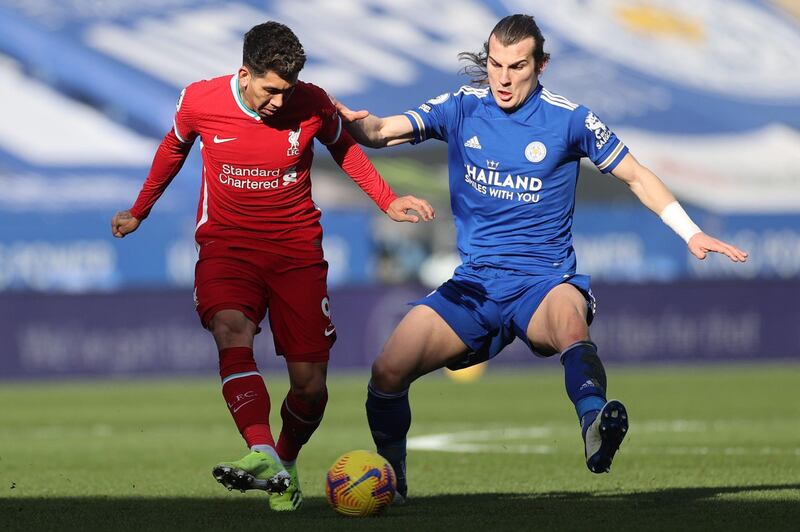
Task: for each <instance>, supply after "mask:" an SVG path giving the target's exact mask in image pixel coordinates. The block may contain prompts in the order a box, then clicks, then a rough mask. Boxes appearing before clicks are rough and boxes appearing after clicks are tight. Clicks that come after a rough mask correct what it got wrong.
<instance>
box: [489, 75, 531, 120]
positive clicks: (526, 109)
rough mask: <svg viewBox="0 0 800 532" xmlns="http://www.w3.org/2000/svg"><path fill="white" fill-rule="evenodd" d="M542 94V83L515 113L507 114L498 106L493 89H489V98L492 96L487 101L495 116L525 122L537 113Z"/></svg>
mask: <svg viewBox="0 0 800 532" xmlns="http://www.w3.org/2000/svg"><path fill="white" fill-rule="evenodd" d="M541 93H542V82H541V81H540V82H539V83H537V84H536V88H535V89H533V92H531V93H530V94H529V95H528V97H527V98H526V99H525V101H524V102H522V105H520V106H519V107H518V108H517V110H516V111H514V112H513V113H506V112H505V111H503V110H502V109H501V108H500V106H498V105H497V102H496V101H495V99H494V94H492V89H491V88H490V89H489V96H491V98H486V100H485V101H486V105H488V106H489V108H490V109H492V112H493V113H494V114H495V115H497V116H501V117H504V118H513V119H516V120H521V121H523V122H524V121H525V120H527V119H528V118H530V117H531V115H532V114H533V113H534V112H535V111H536V109H537V107H538V103H539V95H540V94H541Z"/></svg>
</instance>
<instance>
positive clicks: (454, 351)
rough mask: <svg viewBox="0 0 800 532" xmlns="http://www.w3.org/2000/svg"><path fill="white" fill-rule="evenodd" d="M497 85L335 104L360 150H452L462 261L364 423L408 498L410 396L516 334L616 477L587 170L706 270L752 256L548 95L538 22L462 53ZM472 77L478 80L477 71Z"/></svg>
mask: <svg viewBox="0 0 800 532" xmlns="http://www.w3.org/2000/svg"><path fill="white" fill-rule="evenodd" d="M460 57H461V58H466V59H467V60H470V61H471V63H473V66H474V67H476V68H477V72H478V73H482V74H485V80H484V81H485V82H488V87H485V88H477V87H473V86H464V87H461V88H460V89H459V90H457V91H456V92H453V93H449V92H448V93H444V94H442V95H440V96H437V97H435V98H433V99H431V100H428V101H427V102H426V103H424V104H422V105H420V106H419V107H418V108H417V109H414V110H411V111H407V112H406V113H404V114H402V115H395V116H389V117H385V118H379V117H376V116H374V115H370V114H369V113H368V112H366V111H352V110H350V109H349V108H347V107H345V106H344V105H342V104H341V103H338V104H337V107H338V109H339V112H340V114H341V115H342V116H343V118H344V120H345V122H347V128H348V131H349V132H350V133H351V135H352V136H353V137H354V138H356V140H358V141H359V142H360V143H362V144H364V145H367V146H370V147H375V148H379V147H384V146H393V145H397V144H401V143H404V142H411V143H418V142H422V141H424V140H427V139H429V138H435V139H439V140H443V141H445V142H447V143H448V159H449V174H450V195H451V207H452V211H453V216H454V218H455V224H456V232H457V246H458V251H459V253H460V255H461V260H462V264H461V265H460V266H459V267H458V268H457V269H456V271H455V273H454V275H453V277H452V278H451V279H450V280H449V281H447V282H445V283H444V284H443V285H442V286H440V287H439V288H438V289H437V290H436V291H434V292H432V293H431V294H430V295H428V296H427V297H425V298H423V299H421V300H419V301H417V302H415V303H414V306H413V308H412V309H411V310H410V311H409V312H408V314H406V316H405V317H404V318H403V320H402V321H401V322H400V324H399V325H398V326H397V328H396V329H395V330H394V332H393V333H392V335H391V336H390V337H389V339H388V341H387V342H386V345H385V346H384V347H383V351H382V352H381V354H380V355H379V356H378V358H377V359H376V360H375V362H374V363H373V365H372V378H371V380H370V383H369V387H368V396H367V403H366V409H367V418H368V421H369V426H370V429H371V431H372V436H373V439H374V440H375V444H376V446H377V450H378V452H379V453H380V454H381V455H383V456H384V457H385V458H386V459H387V460H388V461H389V462H390V463H391V464H392V466H393V467H394V469H395V471H396V473H397V479H398V488H397V491H398V493H399V495H400V496H401V497H400V498H399V502H402V501H404V500H405V498H406V497H407V490H408V487H407V483H406V474H405V473H406V467H405V465H406V463H405V462H406V434H407V432H408V429H409V427H410V424H411V409H410V407H409V402H408V389H409V386H410V385H411V383H412V382H413V381H414V380H415V379H417V378H419V377H420V376H422V375H425V374H427V373H430V372H431V371H434V370H436V369H439V368H441V367H444V366H447V367H450V368H451V369H457V368H463V367H467V366H470V365H473V364H476V363H478V362H482V361H484V360H487V359H490V358H492V357H493V356H495V355H496V354H497V353H499V352H500V351H501V350H502V349H503V347H505V346H506V345H508V344H509V343H511V341H513V339H514V338H515V337H518V338H520V339H522V340H523V341H524V342H526V343H527V345H528V346H529V347H530V349H531V351H533V353H535V354H536V355H539V356H544V357H548V356H552V355H554V354H560V357H561V363H562V364H563V366H564V373H565V385H566V390H567V395H568V396H569V398H570V400H571V401H572V402H573V403H574V405H575V410H576V412H577V414H578V419H579V421H580V425H581V434H582V436H583V440H584V451H585V456H586V465H587V467H588V468H589V470H591V471H592V472H593V473H603V472H607V471H609V470H610V467H611V461H612V460H613V458H614V454H615V453H616V451H617V449H618V448H619V446H620V444H621V443H622V440H623V438H624V437H625V434H626V432H627V430H628V416H627V412H626V410H625V407H624V406H623V404H622V403H621V402H619V401H616V400H612V401H608V400H607V399H606V374H605V370H604V369H603V364H602V363H601V361H600V358H599V357H598V355H597V346H596V345H595V344H594V343H593V342H592V341H591V340H590V337H589V324H590V323H591V321H592V317H593V313H594V297H593V296H592V291H591V289H590V287H589V277H588V276H586V275H580V274H577V273H576V269H575V266H576V260H575V252H574V250H573V247H572V232H571V228H572V213H573V210H574V208H575V187H576V183H577V178H578V170H579V166H580V159H581V158H582V157H588V158H589V159H591V161H592V162H593V163H594V164H595V165H596V166H597V168H598V169H599V170H600V171H601V172H603V173H608V172H612V173H613V175H614V176H615V177H617V178H619V179H621V180H622V181H624V182H625V183H626V184H627V185H628V186H629V187H630V188H631V190H632V191H633V193H634V194H635V195H636V196H637V197H638V198H639V200H641V202H642V203H643V204H644V205H645V206H646V207H648V208H649V209H650V210H652V211H653V212H655V213H656V214H658V215H659V216H660V217H661V219H662V220H663V221H664V223H666V224H667V225H668V226H669V227H671V228H672V229H673V230H674V231H675V232H677V233H678V234H679V235H680V236H681V237H682V238H683V239H684V240H685V241H686V242H687V244H688V248H689V251H690V252H691V253H692V254H693V255H695V256H696V257H697V258H698V259H703V258H705V256H706V254H707V253H708V252H717V253H723V254H725V255H726V256H727V257H729V258H730V259H731V260H732V261H734V262H743V261H745V260H746V258H747V253H745V252H744V251H742V250H740V249H737V248H736V247H734V246H731V245H729V244H726V243H725V242H721V241H719V240H717V239H715V238H712V237H711V236H709V235H707V234H705V233H703V232H702V231H701V230H700V229H699V228H698V227H697V225H695V224H694V223H693V222H692V220H691V219H690V218H689V216H688V215H687V214H686V212H685V211H684V210H683V208H682V207H681V206H680V204H679V203H678V202H677V201H676V200H675V197H674V196H673V195H672V193H670V191H669V190H668V189H667V188H666V186H665V185H664V184H663V183H662V182H661V180H660V179H659V178H658V177H657V176H656V175H655V174H653V173H652V172H651V171H650V170H648V169H647V168H645V167H644V166H642V165H641V164H639V162H638V161H637V160H636V159H635V158H634V157H633V155H631V154H630V153H629V152H628V148H627V147H626V146H625V144H623V142H622V141H621V140H620V139H619V138H617V137H616V135H614V133H612V132H611V130H609V129H608V128H607V127H606V125H605V124H603V122H601V121H600V119H599V118H598V117H597V116H595V115H594V114H593V113H592V112H591V111H590V110H589V109H587V108H586V107H583V106H581V105H577V104H574V103H572V102H571V101H569V100H568V99H567V98H565V97H563V96H559V95H557V94H554V93H552V92H550V91H548V90H547V89H546V88H544V87H543V86H542V85H541V83H539V79H538V78H539V75H540V74H541V72H542V68H543V67H544V66H545V64H546V63H547V61H548V59H549V54H547V53H545V52H544V38H543V36H542V34H541V31H540V29H539V28H538V26H537V25H536V22H535V20H534V19H533V17H531V16H527V15H511V16H508V17H505V18H503V19H502V20H500V22H499V23H498V24H497V25H496V26H495V28H494V29H493V30H492V32H491V34H490V36H489V40H488V41H487V42H486V43H485V44H484V49H483V52H482V53H478V54H471V53H463V54H461V55H460ZM473 72H474V69H473Z"/></svg>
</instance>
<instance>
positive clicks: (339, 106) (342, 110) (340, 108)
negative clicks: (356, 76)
mask: <svg viewBox="0 0 800 532" xmlns="http://www.w3.org/2000/svg"><path fill="white" fill-rule="evenodd" d="M328 98H330V99H331V103H333V105H334V106H335V107H336V112H337V113H339V116H341V117H342V120H344V121H345V122H355V121H356V120H361V119H363V118H366V117H368V116H369V111H367V110H366V109H362V110H360V111H353V110H352V109H350V108H349V107H347V106H346V105H345V104H343V103H342V102H340V101H339V100H337V99H336V97H335V96H332V95H330V94H328Z"/></svg>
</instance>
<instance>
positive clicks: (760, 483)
mask: <svg viewBox="0 0 800 532" xmlns="http://www.w3.org/2000/svg"><path fill="white" fill-rule="evenodd" d="M548 362H554V361H552V360H551V361H545V362H543V363H541V364H538V365H534V366H533V368H534V369H537V368H542V367H546V368H550V369H548V370H546V371H543V372H538V373H534V372H531V371H529V370H525V371H519V372H508V371H495V372H493V371H490V372H489V373H487V375H485V376H484V377H483V378H481V379H480V380H479V381H477V382H475V383H470V384H460V383H454V382H452V381H450V380H448V379H446V378H444V377H443V376H442V375H431V376H428V377H426V378H424V379H422V380H421V381H419V382H418V383H416V384H415V385H414V387H413V389H412V395H411V398H412V407H413V409H414V423H413V426H412V430H411V434H410V436H411V437H412V438H413V437H416V438H418V437H421V436H425V435H431V434H443V435H450V436H449V437H451V438H452V437H454V436H453V434H458V433H464V432H467V431H473V432H474V431H490V432H478V433H475V434H472V435H471V436H470V435H468V436H463V435H462V437H458V436H455V437H456V438H457V439H458V445H460V446H462V447H464V450H466V451H470V450H471V451H475V450H477V451H479V452H459V453H450V452H437V451H419V450H415V451H411V455H410V459H409V481H410V496H411V502H410V504H409V505H408V506H406V507H402V508H398V507H392V508H390V509H389V512H388V513H387V514H386V515H385V516H383V517H379V518H374V519H362V520H354V519H347V518H343V517H339V516H338V515H336V514H335V513H334V512H333V511H332V510H330V509H329V508H328V507H327V504H326V502H325V500H324V484H323V481H324V475H325V471H326V470H327V468H328V467H329V466H330V465H331V464H332V463H333V461H334V460H335V459H336V457H337V456H338V455H339V454H341V453H343V452H345V451H349V450H352V449H357V448H371V439H370V436H369V432H368V430H367V426H366V420H365V417H364V410H363V403H364V395H365V388H366V374H359V375H351V376H335V377H332V378H331V380H330V402H329V404H328V411H327V413H326V416H325V420H324V422H323V425H322V427H321V428H320V429H319V431H318V432H317V433H316V434H315V436H314V438H313V439H312V441H311V443H310V444H309V445H308V446H307V447H306V449H305V450H304V452H303V454H302V455H301V461H300V477H301V481H302V482H303V486H304V490H305V493H306V503H305V506H304V507H303V508H302V509H301V510H300V511H299V512H296V513H294V514H288V515H287V514H276V513H271V512H270V511H269V509H268V506H267V499H266V496H265V495H264V494H263V493H247V494H241V493H238V492H228V491H226V490H224V489H223V488H222V487H221V486H219V485H218V484H217V483H216V482H214V480H213V479H212V477H211V473H210V469H211V466H213V465H214V464H215V463H216V462H218V461H220V460H230V459H237V458H240V457H241V456H242V455H243V454H244V453H245V451H246V450H245V448H244V446H243V444H242V442H241V440H240V439H239V436H238V434H237V433H236V430H235V428H234V426H233V423H232V422H231V420H230V419H229V415H228V412H227V410H226V408H225V406H224V403H223V401H222V399H221V397H220V395H219V390H218V388H219V387H218V384H217V383H216V382H215V381H214V379H213V378H212V377H209V378H208V379H202V380H191V381H113V382H111V383H105V384H103V383H100V382H89V383H87V382H81V383H69V384H62V383H37V384H9V383H5V384H3V386H2V388H0V530H10V529H25V530H38V529H54V530H55V529H58V530H65V529H78V528H81V529H105V530H109V529H111V530H115V529H130V530H135V529H137V530H150V529H163V530H167V529H169V530H176V529H179V530H220V529H239V530H273V528H272V527H282V528H274V530H286V531H291V530H295V528H293V527H296V526H300V527H302V528H300V530H306V529H311V528H312V527H313V528H314V529H317V530H324V531H326V532H327V531H328V530H362V529H364V530H366V529H370V530H411V529H416V528H420V529H422V528H426V529H434V530H438V529H444V528H448V529H456V528H457V529H461V530H473V529H483V530H501V529H514V530H519V529H537V530H570V529H574V530H583V531H585V530H620V529H621V530H628V529H632V530H641V529H660V530H675V529H681V530H685V529H691V530H711V529H724V530H739V529H741V530H776V529H787V530H792V529H793V530H797V529H798V523H799V522H800V399H798V394H797V391H796V390H797V387H798V382H800V365H787V366H765V367H762V366H738V367H724V366H720V367H719V368H709V367H703V368H677V369H664V368H660V369H637V370H632V369H624V368H614V367H611V368H609V382H610V390H611V394H610V395H611V397H616V398H620V399H623V400H624V401H625V403H626V405H627V406H628V409H629V414H630V417H631V430H630V433H629V437H628V438H627V440H626V441H625V443H624V444H623V447H622V450H621V451H620V454H618V456H617V459H616V460H615V462H614V467H613V471H612V473H611V474H608V475H593V474H591V473H590V472H589V471H588V470H587V469H586V466H585V464H584V463H583V451H582V447H581V442H580V436H579V432H578V426H577V421H576V419H575V415H574V412H573V411H572V407H571V405H570V404H569V401H568V400H567V399H566V395H565V393H564V391H563V385H562V382H561V376H560V373H558V372H557V371H556V370H555V369H556V366H557V363H556V364H549V363H548ZM267 383H268V385H269V386H270V388H271V390H272V397H273V403H275V404H278V403H279V402H280V400H281V398H282V396H283V394H284V393H285V390H286V387H287V383H286V379H285V377H284V376H283V375H280V376H275V377H274V378H268V379H267ZM275 414H276V413H273V422H274V425H275V426H279V421H280V420H279V417H278V416H277V415H275ZM476 446H478V447H476ZM481 446H483V447H481ZM485 446H489V449H488V450H487V448H486V447H485ZM481 449H483V450H481ZM587 527H592V528H587ZM598 527H599V528H598Z"/></svg>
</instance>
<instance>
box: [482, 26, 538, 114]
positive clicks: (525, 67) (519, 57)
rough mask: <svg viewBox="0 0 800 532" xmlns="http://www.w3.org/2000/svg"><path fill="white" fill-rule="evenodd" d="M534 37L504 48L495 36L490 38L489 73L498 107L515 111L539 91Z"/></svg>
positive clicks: (487, 69) (487, 61) (487, 71)
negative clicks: (534, 54)
mask: <svg viewBox="0 0 800 532" xmlns="http://www.w3.org/2000/svg"><path fill="white" fill-rule="evenodd" d="M533 47H534V42H533V37H528V38H527V39H523V40H521V41H519V42H518V43H516V44H512V45H509V46H503V45H502V44H500V42H499V41H498V40H497V39H496V38H495V36H494V35H492V36H491V37H489V56H488V57H487V58H486V73H487V74H488V76H489V86H490V87H491V89H492V95H493V96H494V101H495V102H497V105H498V106H499V107H500V108H501V109H503V110H504V111H509V112H510V111H513V110H515V109H516V108H517V107H519V106H520V105H521V104H522V102H524V101H525V98H527V97H528V95H529V94H530V93H531V91H533V90H534V89H535V88H536V85H537V83H538V76H537V75H536V64H535V62H534V60H533Z"/></svg>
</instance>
